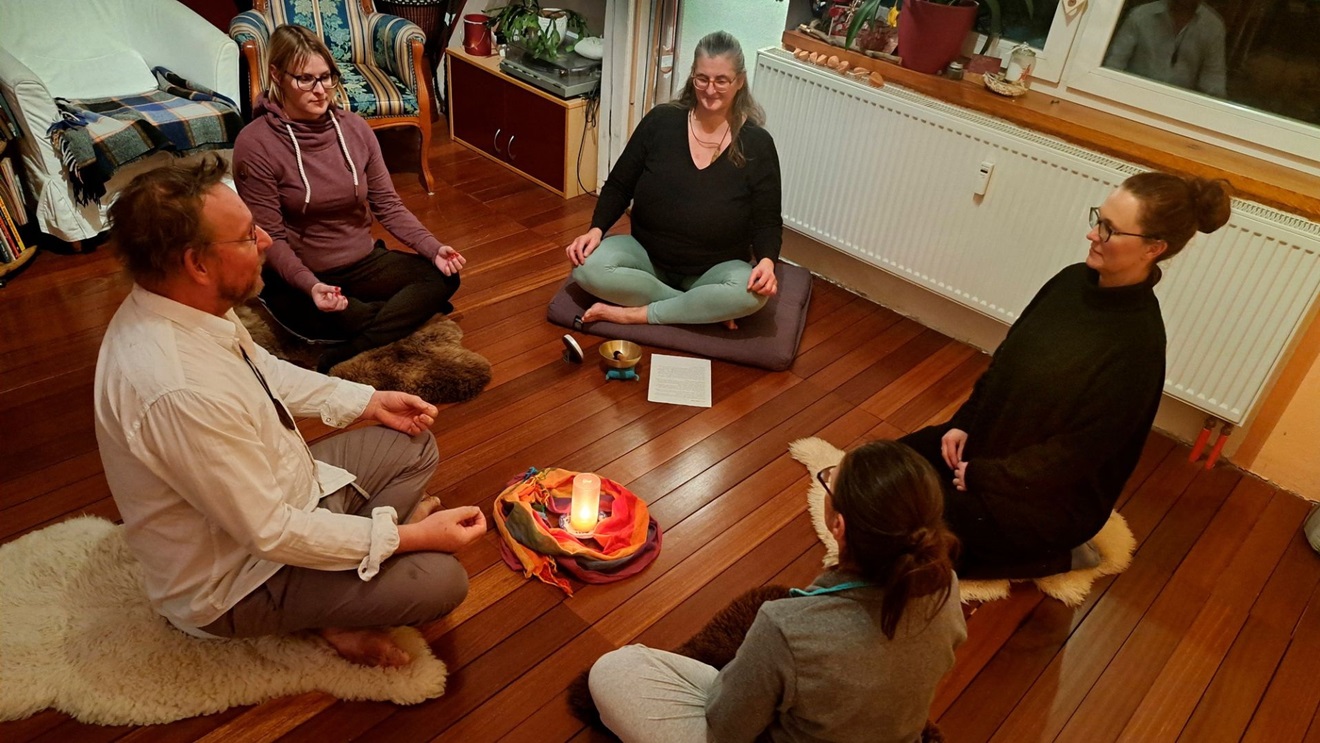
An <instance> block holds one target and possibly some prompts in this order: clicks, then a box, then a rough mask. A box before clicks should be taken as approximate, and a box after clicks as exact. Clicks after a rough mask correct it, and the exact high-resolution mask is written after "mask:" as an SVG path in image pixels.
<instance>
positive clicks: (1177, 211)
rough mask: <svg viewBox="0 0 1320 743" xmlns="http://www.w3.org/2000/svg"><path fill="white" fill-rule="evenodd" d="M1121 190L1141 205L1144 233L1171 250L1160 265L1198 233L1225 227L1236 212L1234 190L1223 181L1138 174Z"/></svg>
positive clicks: (1165, 253) (1125, 182) (1166, 174)
mask: <svg viewBox="0 0 1320 743" xmlns="http://www.w3.org/2000/svg"><path fill="white" fill-rule="evenodd" d="M1120 188H1122V189H1123V190H1124V191H1127V192H1128V193H1130V194H1132V195H1133V196H1135V197H1137V201H1139V202H1141V218H1140V222H1141V232H1142V233H1143V234H1146V235H1150V236H1151V238H1152V239H1159V240H1163V241H1164V242H1165V244H1166V245H1168V246H1169V247H1168V249H1167V250H1165V251H1164V253H1163V254H1161V255H1160V257H1159V258H1158V259H1157V260H1160V261H1165V260H1168V259H1170V258H1172V257H1174V256H1175V255H1177V254H1178V253H1179V252H1181V251H1182V249H1183V248H1184V247H1185V246H1186V245H1187V241H1189V240H1191V239H1192V236H1193V235H1195V234H1196V233H1197V232H1214V231H1215V230H1217V229H1219V228H1220V227H1223V226H1224V225H1225V224H1226V223H1227V222H1228V218H1229V215H1230V213H1231V212H1232V209H1233V204H1232V202H1231V201H1230V200H1229V190H1230V187H1229V185H1228V181H1226V180H1223V179H1215V180H1210V179H1207V178H1197V177H1195V176H1188V177H1183V176H1180V175H1173V174H1172V173H1158V172H1150V173H1138V174H1137V175H1134V176H1132V177H1130V178H1128V179H1127V180H1125V181H1123V185H1122V186H1120Z"/></svg>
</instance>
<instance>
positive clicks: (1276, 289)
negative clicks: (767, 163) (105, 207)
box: [756, 49, 1320, 424]
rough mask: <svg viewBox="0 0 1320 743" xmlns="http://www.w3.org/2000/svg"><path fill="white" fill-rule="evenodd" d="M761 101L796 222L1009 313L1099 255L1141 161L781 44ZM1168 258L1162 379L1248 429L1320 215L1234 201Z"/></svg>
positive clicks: (1297, 318) (983, 306) (1306, 287)
mask: <svg viewBox="0 0 1320 743" xmlns="http://www.w3.org/2000/svg"><path fill="white" fill-rule="evenodd" d="M756 97H757V99H758V100H759V101H760V102H761V104H762V105H764V106H765V109H766V114H767V118H768V125H767V128H768V129H769V130H770V132H771V133H772V134H773V135H774V137H775V144H776V146H777V147H778V150H779V157H780V161H781V164H782V169H783V178H784V221H785V223H786V224H787V225H788V226H789V227H791V228H793V229H795V230H798V231H799V232H802V233H804V234H806V235H809V236H811V237H813V238H815V239H816V240H819V241H820V242H823V243H826V244H828V245H831V246H833V247H835V248H838V249H839V250H842V251H844V252H846V253H849V254H852V255H854V256H857V257H858V258H861V259H862V260H865V261H867V262H869V263H872V264H874V265H876V266H878V267H880V268H883V269H885V270H887V271H889V272H891V273H894V274H896V275H898V276H899V277H901V278H904V279H907V280H909V281H912V282H913V283H916V284H919V285H921V286H923V287H926V288H928V289H930V290H933V291H935V292H938V293H940V294H944V295H946V296H948V297H951V298H953V299H955V300H957V301H959V302H961V303H963V304H965V305H967V306H969V307H972V308H974V309H976V310H979V311H981V312H983V313H985V314H987V315H990V316H992V317H995V318H998V319H1000V320H1002V321H1004V322H1006V323H1011V322H1012V321H1013V320H1014V318H1016V317H1017V314H1018V313H1019V312H1021V311H1022V309H1023V308H1024V307H1026V305H1027V302H1028V301H1030V300H1031V297H1032V296H1033V295H1034V294H1035V292H1036V290H1037V289H1039V288H1040V286H1041V284H1043V283H1044V282H1045V281H1046V280H1047V279H1049V277H1050V276H1052V275H1054V273H1055V272H1057V271H1058V270H1059V269H1060V268H1062V267H1063V266H1066V265H1068V264H1070V263H1077V262H1080V261H1082V260H1084V259H1085V257H1086V251H1087V247H1088V246H1087V242H1086V238H1085V235H1086V233H1087V230H1088V227H1087V210H1088V209H1089V208H1090V207H1092V206H1097V205H1099V204H1100V202H1102V201H1104V199H1105V197H1106V196H1107V195H1108V194H1109V192H1110V191H1112V190H1113V189H1114V188H1115V187H1116V186H1117V185H1118V184H1119V183H1121V182H1122V181H1123V179H1124V178H1126V177H1127V176H1128V175H1131V174H1133V173H1137V172H1140V170H1141V169H1140V168H1137V167H1135V166H1133V165H1131V164H1128V163H1124V162H1121V161H1118V160H1114V159H1112V158H1109V157H1105V156H1102V155H1098V154H1096V153H1093V152H1089V151H1087V150H1084V149H1081V148H1079V147H1075V146H1073V145H1070V144H1067V143H1065V142H1062V141H1060V140H1056V139H1053V138H1050V137H1045V136H1042V135H1039V134H1036V133H1034V132H1030V131H1027V130H1024V129H1022V128H1020V127H1018V126H1016V125H1013V124H1010V123H1008V122H1005V121H1002V120H999V119H994V118H991V117H987V116H982V115H980V114H977V113H974V112H971V111H968V110H966V109H962V108H958V107H955V106H950V105H948V104H945V103H942V102H940V101H936V100H933V99H931V98H928V97H926V96H922V95H919V94H917V93H913V92H911V91H909V90H904V89H901V88H897V87H896V86H893V85H887V86H886V87H884V88H878V89H877V88H871V87H869V86H867V85H865V84H864V83H856V82H853V81H851V80H847V79H844V78H843V77H842V76H840V75H837V74H835V73H833V72H830V71H827V70H824V69H821V68H819V67H815V66H813V65H809V64H806V63H803V62H799V61H798V60H795V59H793V57H792V56H791V55H790V54H788V53H787V52H785V51H783V50H778V49H766V50H762V51H761V52H760V53H759V56H758V62H757V71H756ZM983 162H987V163H991V164H992V165H993V173H992V175H991V177H990V180H989V183H988V187H987V189H986V191H985V196H984V197H976V196H974V190H975V188H976V182H977V172H978V170H979V169H980V166H981V164H982V163H983ZM1164 270H1165V278H1164V280H1163V281H1161V282H1160V284H1159V286H1158V289H1157V291H1156V293H1157V294H1158V295H1159V298H1160V304H1161V306H1162V308H1163V311H1164V318H1165V325H1166V327H1167V332H1168V337H1169V350H1168V377H1167V378H1166V380H1165V392H1166V393H1167V394H1169V395H1171V396H1173V397H1175V398H1178V399H1180V400H1183V401H1185V402H1187V403H1188V404H1190V405H1193V406H1195V407H1197V408H1200V409H1201V410H1204V411H1206V412H1208V413H1210V414H1212V415H1215V416H1217V417H1218V418H1220V419H1222V420H1226V421H1229V422H1231V423H1235V424H1241V423H1242V422H1243V421H1244V420H1245V419H1246V418H1247V416H1248V415H1249V414H1250V413H1251V411H1252V408H1253V407H1254V406H1255V405H1256V403H1257V402H1258V401H1259V400H1260V397H1261V394H1262V392H1263V391H1264V388H1265V385H1266V384H1268V383H1269V382H1270V380H1271V375H1272V373H1273V372H1274V370H1275V367H1276V366H1277V365H1278V363H1279V362H1280V360H1281V358H1282V355H1283V354H1284V352H1285V350H1286V349H1287V348H1288V346H1289V343H1290V341H1291V340H1292V338H1293V336H1294V335H1295V334H1296V332H1297V331H1298V329H1299V327H1300V326H1301V324H1302V321H1303V320H1304V319H1305V318H1306V317H1307V313H1308V311H1309V308H1310V306H1311V305H1312V304H1313V303H1314V302H1315V299H1316V295H1317V291H1320V225H1317V224H1315V223H1313V222H1309V221H1307V220H1304V219H1299V218H1297V217H1295V216H1292V215H1288V214H1284V213H1282V212H1279V211H1276V210H1274V209H1270V208H1266V207H1262V206H1260V205H1258V204H1252V203H1249V202H1244V201H1240V200H1234V202H1233V216H1232V219H1231V220H1230V221H1229V224H1228V225H1226V226H1225V227H1223V228H1222V229H1220V230H1219V231H1217V232H1215V233H1214V234H1212V235H1209V236H1206V235H1199V236H1197V237H1196V238H1194V239H1193V240H1192V242H1191V244H1190V245H1188V247H1187V248H1186V249H1185V250H1184V252H1183V253H1182V254H1181V255H1179V256H1178V257H1176V258H1174V259H1172V260H1171V261H1168V262H1166V263H1165V264H1164Z"/></svg>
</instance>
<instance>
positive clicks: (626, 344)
mask: <svg viewBox="0 0 1320 743" xmlns="http://www.w3.org/2000/svg"><path fill="white" fill-rule="evenodd" d="M600 356H601V358H602V359H604V361H605V366H608V367H610V368H611V369H631V368H633V367H634V366H637V362H639V361H641V360H642V347H641V346H639V345H637V344H636V343H633V342H632V341H606V342H604V343H602V344H601V345H600Z"/></svg>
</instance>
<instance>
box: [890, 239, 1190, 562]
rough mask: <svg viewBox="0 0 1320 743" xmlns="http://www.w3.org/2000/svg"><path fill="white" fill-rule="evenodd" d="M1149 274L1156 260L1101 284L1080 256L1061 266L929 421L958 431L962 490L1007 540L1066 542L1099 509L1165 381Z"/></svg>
mask: <svg viewBox="0 0 1320 743" xmlns="http://www.w3.org/2000/svg"><path fill="white" fill-rule="evenodd" d="M1157 280H1158V269H1157V271H1156V275H1155V276H1153V277H1152V279H1151V280H1149V281H1147V282H1146V283H1143V284H1137V285H1132V286H1125V287H1117V288H1109V289H1105V288H1101V287H1100V286H1099V284H1098V274H1097V273H1096V272H1095V271H1094V270H1092V269H1090V268H1087V267H1086V265H1085V264H1080V263H1079V264H1076V265H1072V266H1069V267H1067V268H1065V269H1063V270H1062V271H1060V272H1059V273H1058V274H1057V275H1056V276H1055V277H1054V278H1052V279H1050V280H1049V282H1047V283H1046V284H1045V286H1043V287H1041V290H1040V291H1039V292H1038V293H1037V294H1036V297H1035V298H1034V299H1032V300H1031V304H1029V305H1028V306H1027V308H1026V310H1024V311H1023V313H1022V316H1021V317H1020V318H1019V319H1018V321H1017V322H1016V323H1014V325H1013V327H1012V329H1011V330H1010V331H1009V333H1008V336H1007V337H1006V338H1005V339H1004V342H1003V343H1002V344H1001V345H1000V346H999V348H998V349H997V350H996V351H995V354H994V358H993V360H992V361H991V363H990V368H989V369H987V370H986V372H985V374H983V375H982V376H981V378H980V379H979V380H977V382H976V386H975V387H974V388H973V391H972V395H971V397H970V398H969V399H968V400H967V402H966V403H965V404H964V405H963V406H962V407H961V408H959V410H958V412H957V413H955V414H954V416H953V418H952V419H950V420H949V422H948V423H945V424H943V425H942V426H938V427H936V428H939V429H941V431H940V433H941V435H942V433H943V432H947V431H948V430H949V429H951V428H960V429H962V430H964V431H966V432H967V443H966V446H965V448H964V451H963V459H964V461H966V462H967V473H966V487H967V495H968V496H970V497H974V498H978V499H980V501H981V502H982V503H983V504H984V505H985V507H986V510H987V511H989V513H990V514H991V515H992V517H993V518H994V520H995V521H996V522H997V525H998V526H999V527H1000V529H1001V530H1002V531H1003V532H1004V536H1005V537H1007V538H1008V540H1010V541H1012V542H1015V543H1018V544H1024V543H1026V544H1035V545H1047V546H1050V547H1052V548H1058V549H1068V548H1070V547H1072V546H1075V545H1077V544H1080V543H1082V542H1083V541H1085V540H1087V539H1089V538H1090V537H1091V536H1093V535H1094V534H1095V533H1096V532H1098V531H1099V530H1100V528H1101V527H1102V526H1103V525H1104V523H1105V520H1106V519H1107V518H1108V517H1109V513H1110V511H1111V510H1113V508H1114V504H1115V503H1116V501H1117V500H1118V496H1119V495H1120V494H1121V492H1122V490H1123V486H1124V484H1125V483H1126V482H1127V479H1128V477H1130V476H1131V475H1132V471H1133V469H1135V468H1136V465H1137V459H1138V458H1139V457H1140V456H1141V450H1142V447H1143V446H1144V445H1145V441H1146V436H1147V435H1148V434H1149V433H1150V427H1151V424H1152V423H1153V422H1154V420H1155V412H1156V410H1157V409H1158V407H1159V402H1160V395H1161V393H1162V391H1163V388H1164V359H1165V335H1164V319H1163V317H1162V316H1161V314H1160V305H1159V300H1158V299H1157V298H1156V296H1155V293H1154V285H1155V281H1157ZM917 435H920V434H914V436H917Z"/></svg>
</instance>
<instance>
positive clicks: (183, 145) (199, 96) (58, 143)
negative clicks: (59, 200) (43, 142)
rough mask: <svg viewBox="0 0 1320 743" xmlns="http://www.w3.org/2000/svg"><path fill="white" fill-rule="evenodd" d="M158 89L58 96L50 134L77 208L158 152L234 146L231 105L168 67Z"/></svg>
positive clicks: (160, 71)
mask: <svg viewBox="0 0 1320 743" xmlns="http://www.w3.org/2000/svg"><path fill="white" fill-rule="evenodd" d="M152 72H153V73H155V75H156V83H157V86H158V87H157V89H156V90H153V91H151V92H149V93H143V94H140V95H130V96H119V97H109V98H81V99H70V98H57V99H56V100H55V105H56V107H57V108H58V109H59V112H60V117H61V119H60V120H59V121H57V122H55V123H54V124H51V125H50V129H49V130H48V131H47V134H48V135H49V136H50V138H51V143H52V144H53V145H54V146H55V149H56V151H58V152H59V153H60V159H61V160H62V161H63V163H64V169H65V171H67V173H68V176H69V182H70V183H72V184H73V192H74V195H75V196H76V197H77V199H78V203H79V204H86V203H88V202H89V201H100V200H101V197H102V196H104V195H105V184H106V182H107V181H109V180H110V177H111V176H113V175H114V173H115V171H116V170H118V169H119V168H121V167H123V166H124V165H127V164H129V163H131V162H133V161H134V160H138V159H140V158H143V157H146V156H147V155H150V154H152V153H155V152H173V153H175V154H177V155H182V154H185V153H188V152H193V151H196V150H207V149H219V148H224V147H232V146H233V144H234V139H235V138H236V137H237V136H238V130H239V129H241V128H242V127H243V122H242V120H241V119H240V118H239V115H238V106H236V105H235V104H234V102H233V101H231V100H229V99H228V98H226V97H224V96H222V95H220V94H219V93H216V92H214V91H211V90H207V89H206V88H204V87H202V86H201V85H197V84H196V83H190V82H188V81H187V80H184V79H183V78H181V77H179V76H178V75H175V74H174V73H172V72H170V71H169V70H167V69H165V68H164V67H157V68H155V69H154V70H152Z"/></svg>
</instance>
